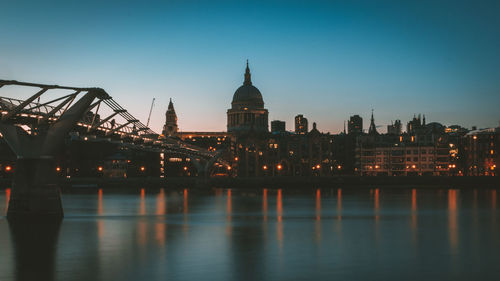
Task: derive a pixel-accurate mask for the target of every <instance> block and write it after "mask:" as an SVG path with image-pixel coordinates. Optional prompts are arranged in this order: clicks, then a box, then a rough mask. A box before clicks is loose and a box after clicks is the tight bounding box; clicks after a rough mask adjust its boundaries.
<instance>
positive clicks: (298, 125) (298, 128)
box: [295, 114, 308, 135]
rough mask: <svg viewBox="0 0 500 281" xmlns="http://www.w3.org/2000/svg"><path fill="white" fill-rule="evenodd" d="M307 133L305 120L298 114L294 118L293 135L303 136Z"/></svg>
mask: <svg viewBox="0 0 500 281" xmlns="http://www.w3.org/2000/svg"><path fill="white" fill-rule="evenodd" d="M307 132H308V125H307V118H305V117H304V115H302V114H299V115H297V116H295V133H296V134H300V135H304V134H306V133H307Z"/></svg>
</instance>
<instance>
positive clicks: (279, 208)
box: [276, 188, 283, 249]
mask: <svg viewBox="0 0 500 281" xmlns="http://www.w3.org/2000/svg"><path fill="white" fill-rule="evenodd" d="M281 200H282V197H281V188H280V189H278V193H277V194H276V219H277V223H276V239H277V240H278V244H279V247H280V249H282V248H283V202H282V201H281Z"/></svg>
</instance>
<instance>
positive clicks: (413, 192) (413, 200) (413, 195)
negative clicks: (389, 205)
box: [411, 188, 417, 246]
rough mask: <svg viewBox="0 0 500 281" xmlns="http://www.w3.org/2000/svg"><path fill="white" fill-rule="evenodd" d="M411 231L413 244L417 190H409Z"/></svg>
mask: <svg viewBox="0 0 500 281" xmlns="http://www.w3.org/2000/svg"><path fill="white" fill-rule="evenodd" d="M411 233H412V241H413V244H414V246H415V245H416V243H417V190H416V189H415V188H413V189H412V190H411Z"/></svg>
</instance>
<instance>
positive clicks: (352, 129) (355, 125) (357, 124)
mask: <svg viewBox="0 0 500 281" xmlns="http://www.w3.org/2000/svg"><path fill="white" fill-rule="evenodd" d="M347 132H348V133H349V134H361V133H363V118H361V117H360V116H359V115H353V116H351V117H350V118H349V122H348V123H347Z"/></svg>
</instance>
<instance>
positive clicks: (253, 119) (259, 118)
mask: <svg viewBox="0 0 500 281" xmlns="http://www.w3.org/2000/svg"><path fill="white" fill-rule="evenodd" d="M268 114H269V112H268V111H267V109H265V108H264V100H263V99H262V94H261V93H260V91H259V89H257V88H256V87H255V86H253V85H252V79H251V73H250V68H249V67H248V61H247V67H246V70H245V79H244V81H243V85H242V86H241V87H239V88H238V89H237V90H236V92H234V95H233V101H232V102H231V108H230V109H229V110H228V111H227V131H228V132H229V133H244V132H249V131H255V132H261V133H263V132H269V126H268Z"/></svg>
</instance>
